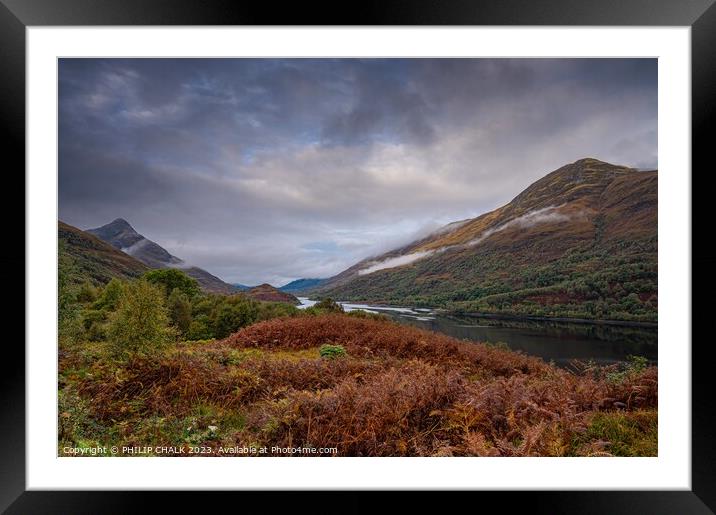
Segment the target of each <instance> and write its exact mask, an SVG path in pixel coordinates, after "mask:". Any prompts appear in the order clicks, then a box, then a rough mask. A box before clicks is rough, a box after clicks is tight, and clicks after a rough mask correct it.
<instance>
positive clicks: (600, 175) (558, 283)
mask: <svg viewBox="0 0 716 515" xmlns="http://www.w3.org/2000/svg"><path fill="white" fill-rule="evenodd" d="M657 186H658V175H657V171H656V170H652V171H637V170H635V169H632V168H628V167H625V166H617V165H613V164H609V163H605V162H602V161H599V160H597V159H591V158H587V159H581V160H579V161H576V162H574V163H571V164H568V165H565V166H563V167H561V168H559V169H558V170H555V171H554V172H551V173H549V174H548V175H546V176H545V177H543V178H542V179H540V180H538V181H537V182H535V183H534V184H532V185H531V186H529V187H528V188H527V189H525V190H524V191H523V192H522V193H520V194H519V195H517V196H516V197H515V198H514V199H513V200H512V201H511V202H509V203H508V204H506V205H504V206H502V207H500V208H498V209H495V210H494V211H491V212H489V213H485V214H483V215H481V216H478V217H477V218H473V219H469V220H462V221H460V222H454V223H452V224H449V225H447V226H445V227H443V228H442V229H440V230H438V231H435V232H433V233H432V234H430V235H428V236H427V237H425V238H423V239H421V240H419V241H415V242H413V243H410V244H408V245H406V246H403V247H401V248H398V249H395V250H392V251H390V252H387V253H385V254H383V255H379V256H375V257H372V258H369V259H365V260H363V261H361V262H359V263H357V264H356V265H354V266H352V267H350V268H349V269H347V270H345V271H344V272H341V273H340V274H338V275H336V276H334V277H332V278H330V279H328V280H327V281H326V282H325V283H323V284H322V285H320V287H318V288H317V292H318V294H319V295H321V296H330V297H333V298H338V299H341V300H356V301H358V300H360V301H369V302H386V303H412V304H415V305H431V306H444V307H449V308H452V309H456V310H461V311H469V312H483V313H503V314H516V315H520V314H530V315H537V316H548V317H549V316H553V317H556V316H565V317H577V318H598V319H620V320H651V321H655V320H656V313H657Z"/></svg>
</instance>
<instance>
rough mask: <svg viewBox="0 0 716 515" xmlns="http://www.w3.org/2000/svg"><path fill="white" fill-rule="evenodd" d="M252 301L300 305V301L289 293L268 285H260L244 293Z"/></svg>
mask: <svg viewBox="0 0 716 515" xmlns="http://www.w3.org/2000/svg"><path fill="white" fill-rule="evenodd" d="M244 293H246V295H248V296H249V297H251V298H252V299H254V300H263V301H267V302H287V303H289V304H300V301H299V300H298V299H297V298H296V297H294V296H293V295H291V294H290V293H286V292H283V291H281V290H279V289H277V288H274V287H273V286H271V285H270V284H265V283H264V284H261V285H259V286H255V287H253V288H251V289H250V290H248V291H246V292H244Z"/></svg>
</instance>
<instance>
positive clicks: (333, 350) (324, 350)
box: [318, 344, 346, 359]
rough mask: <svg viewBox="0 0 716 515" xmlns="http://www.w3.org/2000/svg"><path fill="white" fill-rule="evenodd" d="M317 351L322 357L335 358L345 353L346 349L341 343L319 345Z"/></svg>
mask: <svg viewBox="0 0 716 515" xmlns="http://www.w3.org/2000/svg"><path fill="white" fill-rule="evenodd" d="M318 353H319V354H320V355H321V357H322V358H328V359H335V358H339V357H342V356H345V355H346V349H344V348H343V346H342V345H330V344H325V345H321V348H320V349H318Z"/></svg>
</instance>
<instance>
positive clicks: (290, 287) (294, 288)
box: [279, 279, 327, 293]
mask: <svg viewBox="0 0 716 515" xmlns="http://www.w3.org/2000/svg"><path fill="white" fill-rule="evenodd" d="M326 280H327V279H296V280H295V281H291V282H290V283H288V284H284V285H283V286H281V287H280V288H279V290H281V291H286V292H291V293H295V292H302V291H307V290H310V289H311V288H316V287H318V286H320V285H322V284H323V283H325V282H326Z"/></svg>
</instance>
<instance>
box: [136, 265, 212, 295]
mask: <svg viewBox="0 0 716 515" xmlns="http://www.w3.org/2000/svg"><path fill="white" fill-rule="evenodd" d="M142 277H143V278H144V279H146V280H147V281H148V282H150V283H153V284H158V285H161V286H163V287H164V294H165V295H166V296H167V297H168V296H169V295H171V293H172V292H173V291H174V290H175V289H177V288H178V289H179V291H181V292H182V293H183V294H184V295H186V296H187V297H189V298H193V297H195V296H196V295H198V294H199V283H198V282H197V281H196V279H194V278H193V277H189V276H188V275H186V274H185V273H184V272H182V271H181V270H177V269H176V268H162V269H159V270H150V271H149V272H146V273H145V274H144V275H143V276H142Z"/></svg>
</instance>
